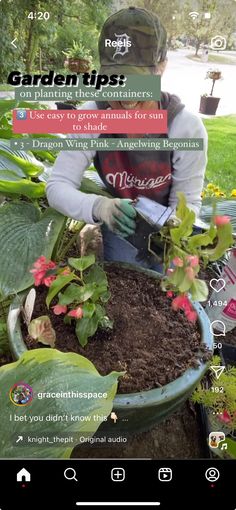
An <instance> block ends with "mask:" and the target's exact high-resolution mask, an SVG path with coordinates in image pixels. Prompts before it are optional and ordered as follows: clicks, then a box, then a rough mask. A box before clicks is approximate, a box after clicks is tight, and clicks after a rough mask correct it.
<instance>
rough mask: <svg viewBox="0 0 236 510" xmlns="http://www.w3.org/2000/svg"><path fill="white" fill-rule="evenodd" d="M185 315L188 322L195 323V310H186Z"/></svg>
mask: <svg viewBox="0 0 236 510" xmlns="http://www.w3.org/2000/svg"><path fill="white" fill-rule="evenodd" d="M185 315H186V317H187V319H188V320H189V321H190V322H196V320H197V312H195V310H187V311H186V313H185Z"/></svg>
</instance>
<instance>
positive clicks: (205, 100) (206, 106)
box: [199, 69, 222, 115]
mask: <svg viewBox="0 0 236 510" xmlns="http://www.w3.org/2000/svg"><path fill="white" fill-rule="evenodd" d="M207 79H209V80H212V87H211V92H210V94H203V95H202V96H201V100H200V109H199V112H200V113H203V114H205V115H215V113H216V110H217V108H218V104H219V101H220V98H219V97H213V91H214V87H215V82H216V81H217V80H221V79H222V73H221V71H219V69H209V71H207V74H206V80H207Z"/></svg>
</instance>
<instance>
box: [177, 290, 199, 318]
mask: <svg viewBox="0 0 236 510" xmlns="http://www.w3.org/2000/svg"><path fill="white" fill-rule="evenodd" d="M171 306H172V308H173V310H175V311H177V310H183V311H184V313H185V315H186V317H187V319H188V320H189V321H190V322H196V320H197V313H196V312H195V310H194V309H193V307H192V304H191V302H190V301H189V299H188V296H187V295H186V294H181V295H179V296H176V297H175V298H174V299H173V301H172V304H171Z"/></svg>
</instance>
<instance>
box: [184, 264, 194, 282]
mask: <svg viewBox="0 0 236 510" xmlns="http://www.w3.org/2000/svg"><path fill="white" fill-rule="evenodd" d="M184 271H185V274H186V275H187V277H188V279H189V280H190V281H191V282H192V281H193V280H194V277H195V273H194V270H193V268H192V267H190V266H188V267H186V268H185V270H184Z"/></svg>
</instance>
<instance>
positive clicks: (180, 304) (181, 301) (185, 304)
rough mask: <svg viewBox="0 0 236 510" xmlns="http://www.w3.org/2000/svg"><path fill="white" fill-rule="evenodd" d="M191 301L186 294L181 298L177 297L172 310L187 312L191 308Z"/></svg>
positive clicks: (180, 296)
mask: <svg viewBox="0 0 236 510" xmlns="http://www.w3.org/2000/svg"><path fill="white" fill-rule="evenodd" d="M189 305H190V303H189V300H188V297H187V296H186V294H181V295H179V296H176V297H175V298H174V299H173V301H172V304H171V306H172V308H173V310H175V311H176V310H186V309H188V308H189Z"/></svg>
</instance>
